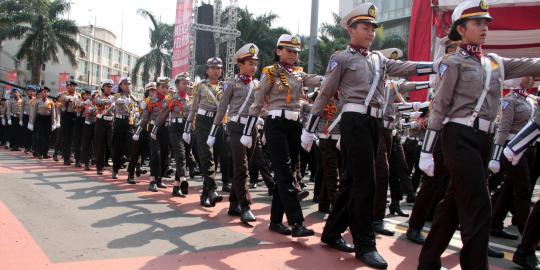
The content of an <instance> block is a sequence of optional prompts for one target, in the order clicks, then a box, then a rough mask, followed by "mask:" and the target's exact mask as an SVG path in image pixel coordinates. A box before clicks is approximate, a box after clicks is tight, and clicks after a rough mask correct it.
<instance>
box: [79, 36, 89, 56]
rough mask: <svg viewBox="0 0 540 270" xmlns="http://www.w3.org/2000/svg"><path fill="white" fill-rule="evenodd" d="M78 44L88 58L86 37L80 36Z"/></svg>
mask: <svg viewBox="0 0 540 270" xmlns="http://www.w3.org/2000/svg"><path fill="white" fill-rule="evenodd" d="M79 44H80V45H81V47H82V50H83V52H84V54H85V55H86V57H88V46H89V40H88V39H87V38H86V37H83V36H80V38H79Z"/></svg>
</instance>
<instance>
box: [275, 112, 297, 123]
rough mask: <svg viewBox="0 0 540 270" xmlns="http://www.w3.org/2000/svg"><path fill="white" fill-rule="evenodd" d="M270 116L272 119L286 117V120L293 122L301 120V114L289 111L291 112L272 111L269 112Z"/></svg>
mask: <svg viewBox="0 0 540 270" xmlns="http://www.w3.org/2000/svg"><path fill="white" fill-rule="evenodd" d="M268 116H271V117H272V119H274V118H276V117H283V116H285V119H288V120H292V121H298V120H300V113H299V112H294V111H289V110H270V111H268Z"/></svg>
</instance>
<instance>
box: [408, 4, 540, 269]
mask: <svg viewBox="0 0 540 270" xmlns="http://www.w3.org/2000/svg"><path fill="white" fill-rule="evenodd" d="M491 20H492V18H491V16H490V15H489V13H488V5H487V3H486V2H485V1H483V0H472V1H466V2H462V3H460V4H459V5H458V6H457V7H456V9H455V10H454V12H453V14H452V22H453V24H452V28H451V31H450V34H449V38H450V39H451V40H454V41H456V40H461V42H462V44H461V45H460V48H458V50H457V51H456V53H455V54H452V55H449V56H448V58H446V59H444V60H443V61H442V62H441V64H440V66H439V82H438V83H437V86H436V91H435V92H436V93H437V94H436V96H435V99H434V100H433V108H432V111H431V115H430V118H429V122H428V130H427V132H426V136H425V139H424V145H423V148H422V153H421V155H420V164H419V167H420V169H422V170H423V171H424V172H425V173H426V174H427V175H429V176H433V165H434V164H433V156H432V154H431V153H432V151H433V146H434V145H435V142H436V141H437V139H438V137H441V149H442V153H443V155H444V159H445V165H446V168H447V170H448V174H449V176H450V179H451V181H450V183H449V185H448V189H447V191H446V195H445V198H444V199H443V200H442V201H441V203H439V206H438V208H437V212H436V213H435V216H434V218H433V223H432V225H431V231H430V232H429V234H428V237H427V238H426V241H425V244H424V246H423V247H422V252H421V254H420V258H419V266H418V269H435V268H436V269H439V268H440V267H441V260H440V256H441V254H442V253H443V252H444V250H445V249H446V247H447V246H448V243H449V242H450V239H451V238H452V236H453V234H454V232H455V230H456V228H457V226H458V224H459V225H460V227H461V239H462V242H463V247H462V249H461V252H460V265H461V267H462V268H463V269H473V268H474V269H488V261H487V254H488V242H489V230H490V223H491V204H490V196H489V192H488V188H487V181H486V168H485V167H486V164H487V163H488V159H489V152H490V149H491V142H492V134H493V127H494V123H493V122H494V120H495V118H496V115H497V111H498V105H499V99H500V96H501V93H500V90H501V89H500V88H501V84H502V81H503V79H504V76H503V74H506V77H507V78H515V77H522V76H526V75H538V74H540V61H539V59H507V58H500V57H498V56H497V55H489V57H486V56H484V55H483V52H482V44H484V43H485V40H486V36H487V31H488V24H489V22H490V21H491Z"/></svg>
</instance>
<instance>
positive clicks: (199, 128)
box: [195, 115, 222, 195]
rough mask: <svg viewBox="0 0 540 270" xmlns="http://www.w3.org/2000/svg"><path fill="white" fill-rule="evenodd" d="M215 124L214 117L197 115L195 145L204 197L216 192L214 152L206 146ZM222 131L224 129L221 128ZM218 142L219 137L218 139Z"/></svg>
mask: <svg viewBox="0 0 540 270" xmlns="http://www.w3.org/2000/svg"><path fill="white" fill-rule="evenodd" d="M213 122H214V118H213V117H208V116H204V115H197V118H196V120H195V143H196V144H197V152H198V154H199V164H200V166H201V167H200V169H201V174H202V176H203V180H204V181H203V195H206V194H208V192H209V191H210V190H216V179H215V177H216V170H215V166H214V152H213V149H212V148H211V147H209V146H208V144H206V140H207V139H208V135H209V134H210V129H211V128H212V124H213ZM219 128H220V129H221V128H222V127H219ZM216 140H217V137H216Z"/></svg>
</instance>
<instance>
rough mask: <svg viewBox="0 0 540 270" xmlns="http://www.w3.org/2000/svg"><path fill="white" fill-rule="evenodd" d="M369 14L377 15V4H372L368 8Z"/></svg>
mask: <svg viewBox="0 0 540 270" xmlns="http://www.w3.org/2000/svg"><path fill="white" fill-rule="evenodd" d="M368 14H369V16H371V17H373V18H375V17H377V10H376V9H375V6H371V7H370V8H369V10H368Z"/></svg>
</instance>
